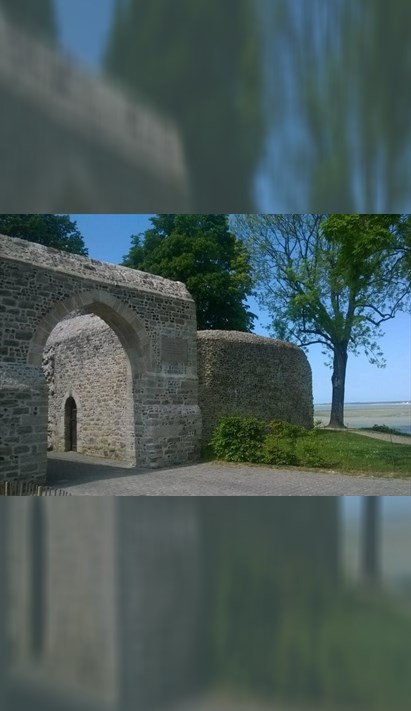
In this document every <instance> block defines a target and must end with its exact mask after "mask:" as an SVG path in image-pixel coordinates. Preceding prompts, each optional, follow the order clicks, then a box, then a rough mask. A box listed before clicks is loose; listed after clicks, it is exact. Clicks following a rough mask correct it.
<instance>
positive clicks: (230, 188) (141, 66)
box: [105, 0, 264, 212]
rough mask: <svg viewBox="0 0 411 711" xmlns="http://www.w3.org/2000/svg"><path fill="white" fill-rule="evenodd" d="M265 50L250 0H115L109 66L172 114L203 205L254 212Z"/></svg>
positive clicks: (196, 202) (199, 207) (196, 203)
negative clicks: (173, 0)
mask: <svg viewBox="0 0 411 711" xmlns="http://www.w3.org/2000/svg"><path fill="white" fill-rule="evenodd" d="M261 47H262V45H261V37H260V32H259V22H258V18H257V15H256V11H255V2H254V0H224V2H219V3H216V2H209V0H196V1H195V2H193V0H178V2H170V0H155V2H141V0H127V1H126V2H124V0H117V2H116V8H115V19H114V23H113V29H112V34H111V38H110V41H109V44H108V48H107V53H106V61H105V66H106V71H107V72H108V74H109V75H110V76H112V77H113V78H114V79H115V80H116V81H117V82H118V83H120V84H122V85H123V86H124V87H125V88H126V89H127V90H128V92H129V93H131V94H132V95H133V96H134V97H135V98H136V99H137V100H141V99H143V100H146V101H148V103H150V104H152V105H153V106H154V108H156V109H158V110H159V111H160V112H161V113H164V114H166V115H168V116H170V117H171V118H172V119H173V120H174V121H175V123H176V125H177V128H178V129H179V131H180V134H181V136H182V140H183V143H184V148H185V153H186V157H187V162H188V169H189V176H190V185H191V189H192V196H193V209H194V210H196V211H198V212H204V211H206V210H210V209H211V210H214V211H221V212H235V211H241V210H251V209H253V180H254V177H255V171H256V168H257V166H258V163H259V160H260V158H261V151H262V147H263V143H264V119H263V115H264V112H263V108H262V57H261V52H262V50H261ZM165 159H166V157H165Z"/></svg>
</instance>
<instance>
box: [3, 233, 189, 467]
mask: <svg viewBox="0 0 411 711" xmlns="http://www.w3.org/2000/svg"><path fill="white" fill-rule="evenodd" d="M0 284H1V290H0V370H1V373H0V383H3V385H4V387H3V390H1V391H0V410H1V414H3V417H4V418H5V419H4V420H3V423H2V431H1V439H2V451H1V452H0V457H1V459H0V476H1V477H2V478H17V477H18V476H25V473H23V469H25V468H26V467H25V465H26V464H27V465H29V464H30V474H31V475H32V476H33V478H36V479H38V480H40V479H42V478H44V476H45V471H46V450H47V415H45V416H44V413H45V412H46V409H47V394H46V393H47V389H46V388H44V389H43V390H41V388H37V386H36V388H34V387H31V385H30V383H31V382H32V381H33V379H36V380H37V382H38V383H40V382H43V383H45V378H44V373H43V372H42V361H43V356H44V348H45V345H46V342H47V339H48V337H49V336H50V334H51V332H52V330H53V329H54V328H55V326H56V325H57V324H58V323H59V322H60V321H61V320H62V319H64V318H66V317H67V316H68V315H69V314H70V313H71V312H73V311H79V310H82V311H83V312H88V313H94V314H96V315H98V316H100V317H101V318H102V319H103V320H104V321H105V322H106V324H107V325H108V326H110V327H111V328H112V330H113V331H114V332H115V333H116V335H117V337H118V339H119V341H120V342H121V345H122V347H123V349H124V351H125V352H126V354H127V359H128V361H129V366H130V372H131V376H132V389H131V390H132V393H133V414H134V434H133V436H134V442H135V448H134V449H135V453H136V461H137V463H138V464H139V465H140V466H146V467H158V466H164V465H169V464H178V463H183V462H187V461H192V460H195V459H196V457H197V456H198V453H199V442H200V431H201V416H200V412H199V408H198V392H197V350H196V339H195V335H196V316H195V306H194V302H193V300H192V299H191V297H190V295H189V293H188V291H187V289H186V288H185V286H184V285H183V284H181V283H180V282H172V281H170V280H167V279H163V278H161V277H157V276H153V275H151V274H145V273H143V272H138V271H135V270H132V269H127V268H126V267H119V266H115V265H112V264H105V263H103V262H98V261H96V260H91V259H87V258H85V257H79V256H77V255H71V254H67V253H64V252H60V251H58V250H55V249H49V248H46V247H43V246H41V245H38V244H33V243H31V242H27V241H24V240H20V239H15V238H12V237H5V236H2V235H0ZM78 366H81V363H79V364H78ZM16 369H17V370H16ZM80 370H81V368H80V367H77V368H76V372H77V373H78V372H79V371H80ZM35 371H37V372H36V373H35ZM20 382H21V383H27V384H28V388H27V390H26V394H27V397H26V401H25V407H26V408H29V409H30V408H36V407H37V408H38V407H41V410H37V412H38V413H41V417H44V421H43V420H42V421H41V422H40V421H39V420H36V421H31V420H30V423H28V422H26V421H25V420H24V421H23V419H21V420H19V422H18V424H17V425H16V426H14V424H13V426H12V423H9V422H8V420H7V417H9V416H11V415H10V413H12V412H13V411H14V413H15V409H17V410H18V409H19V404H20V396H21V395H20V389H19V387H20V386H19V383H20ZM5 403H7V404H5ZM123 405H124V404H123ZM6 408H7V409H6ZM33 412H34V409H33ZM28 415H29V412H27V413H26V412H25V413H22V412H20V413H19V415H18V417H20V418H24V417H26V416H28ZM30 416H31V415H30ZM34 416H35V417H39V414H37V415H33V417H34ZM27 428H30V431H29V430H28V429H27ZM28 435H30V436H31V435H32V436H33V437H34V436H35V435H36V442H33V446H34V445H37V449H36V451H33V452H29V453H27V452H26V450H25V449H24V450H23V449H21V448H22V447H26V446H27V443H28V441H29V439H30V438H29V437H28ZM37 435H38V437H37ZM30 444H31V443H30ZM28 455H30V458H29V460H27V456H28ZM27 474H29V472H28V471H27Z"/></svg>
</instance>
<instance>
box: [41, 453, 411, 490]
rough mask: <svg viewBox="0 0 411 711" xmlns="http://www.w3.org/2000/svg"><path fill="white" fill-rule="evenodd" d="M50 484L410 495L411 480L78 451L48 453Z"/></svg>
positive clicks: (73, 487) (78, 487)
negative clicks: (159, 464)
mask: <svg viewBox="0 0 411 711" xmlns="http://www.w3.org/2000/svg"><path fill="white" fill-rule="evenodd" d="M48 483H49V484H50V485H51V486H52V487H56V488H61V489H66V490H67V491H68V492H69V493H70V494H72V495H76V496H362V495H365V496H367V495H368V496H411V480H410V481H405V480H400V479H389V478H382V477H375V478H374V477H372V476H358V475H357V476H347V475H344V474H337V473H335V472H330V471H328V472H321V471H318V470H315V471H313V470H311V471H309V470H303V469H295V468H276V467H259V466H258V467H257V466H250V465H245V464H231V463H217V462H205V463H201V464H193V465H187V466H177V467H170V468H165V469H155V470H147V469H139V468H130V467H127V466H125V465H124V464H121V465H119V463H118V462H110V461H107V460H101V459H98V458H93V457H84V456H82V455H78V454H74V453H67V454H50V455H49V466H48Z"/></svg>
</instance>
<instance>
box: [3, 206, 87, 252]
mask: <svg viewBox="0 0 411 711" xmlns="http://www.w3.org/2000/svg"><path fill="white" fill-rule="evenodd" d="M0 234H4V235H10V237H19V238H20V239H25V240H27V241H29V242H37V243H38V244H43V245H44V246H46V247H54V248H55V249H62V250H63V251H65V252H71V253H73V254H80V255H83V256H87V254H88V251H87V248H86V246H85V244H84V239H83V237H82V235H81V233H80V230H79V229H78V227H77V223H76V222H73V221H72V220H70V216H69V215H46V214H24V215H18V214H15V215H14V214H13V215H0Z"/></svg>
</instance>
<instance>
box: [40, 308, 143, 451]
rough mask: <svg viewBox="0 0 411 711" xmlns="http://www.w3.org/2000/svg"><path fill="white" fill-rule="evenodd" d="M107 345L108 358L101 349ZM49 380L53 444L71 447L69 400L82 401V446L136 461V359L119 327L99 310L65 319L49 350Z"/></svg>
mask: <svg viewBox="0 0 411 711" xmlns="http://www.w3.org/2000/svg"><path fill="white" fill-rule="evenodd" d="M103 351H104V358H100V357H99V354H100V353H101V352H103ZM44 370H45V373H46V379H47V380H48V384H49V416H48V419H49V429H48V446H49V449H52V450H54V451H58V452H64V451H66V449H67V448H68V447H67V442H66V427H67V423H66V422H65V406H66V402H67V400H68V398H69V397H73V398H74V400H75V402H76V405H77V447H76V450H77V452H80V453H82V454H91V455H97V456H101V457H108V458H109V459H121V460H128V461H130V462H132V461H133V460H134V458H135V451H134V446H135V442H134V436H133V434H134V412H133V396H132V378H131V371H130V363H129V361H128V359H127V356H126V354H125V352H124V349H123V347H122V345H121V343H120V341H119V340H118V338H117V336H116V334H115V333H114V331H112V330H111V328H110V327H109V326H107V324H106V323H104V321H103V320H102V319H100V318H99V317H98V316H96V315H95V314H90V315H86V316H82V317H80V318H74V319H66V320H64V321H61V322H60V323H59V324H58V325H57V326H56V328H55V329H54V330H53V331H52V333H51V335H50V338H49V339H48V341H47V344H46V348H45V351H44Z"/></svg>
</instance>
